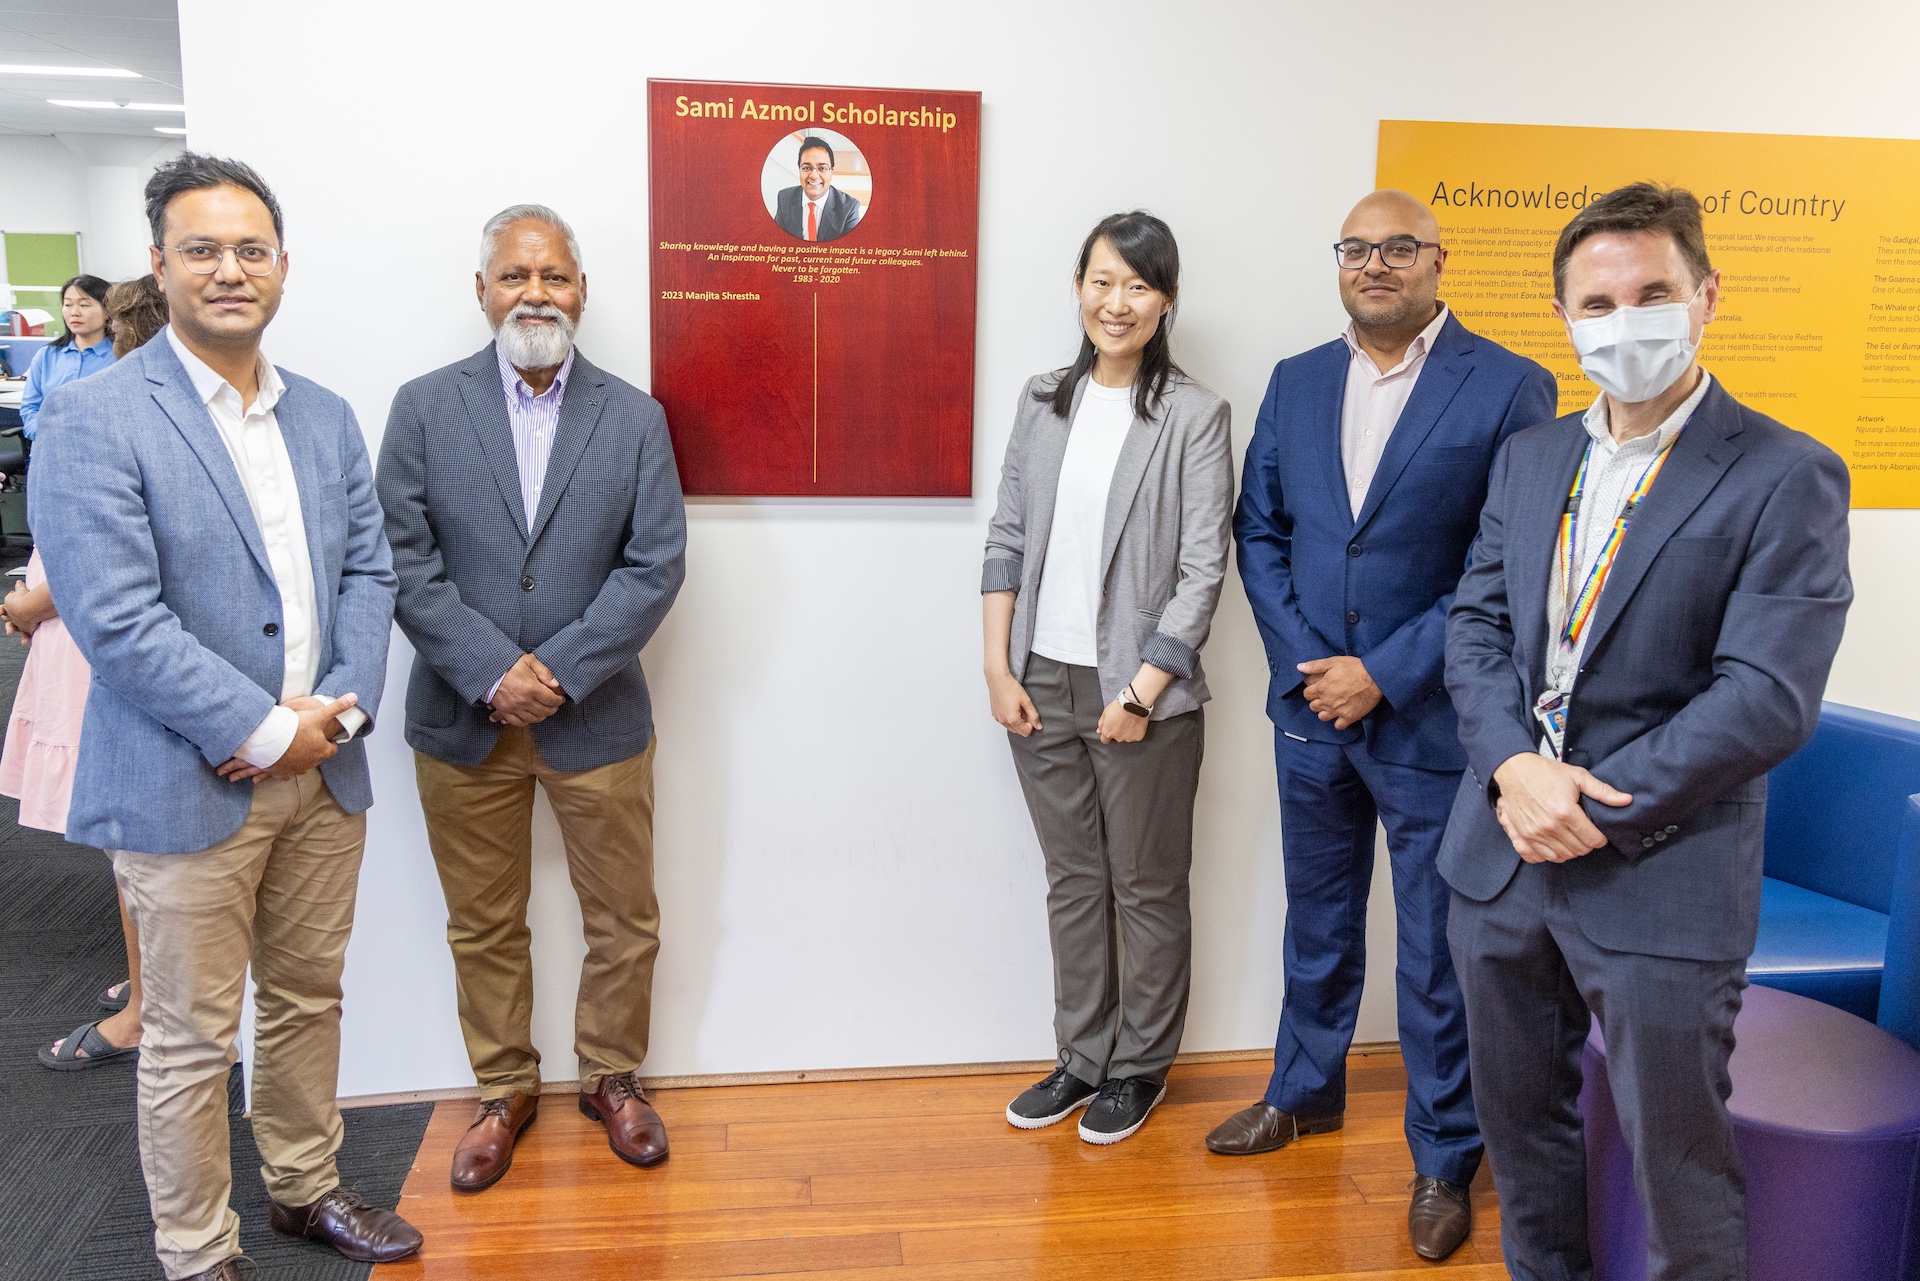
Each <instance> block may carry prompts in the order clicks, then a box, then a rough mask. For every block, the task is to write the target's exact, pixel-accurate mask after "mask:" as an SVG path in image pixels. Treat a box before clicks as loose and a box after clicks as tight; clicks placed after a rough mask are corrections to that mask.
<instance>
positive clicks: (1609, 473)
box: [1547, 369, 1713, 756]
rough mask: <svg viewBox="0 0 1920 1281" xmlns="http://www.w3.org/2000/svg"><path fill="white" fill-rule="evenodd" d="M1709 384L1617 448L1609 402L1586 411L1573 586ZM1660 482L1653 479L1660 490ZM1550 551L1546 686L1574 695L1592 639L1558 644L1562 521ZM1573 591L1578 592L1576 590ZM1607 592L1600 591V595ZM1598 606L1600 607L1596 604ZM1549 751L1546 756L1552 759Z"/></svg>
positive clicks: (1562, 603) (1563, 608) (1563, 599)
mask: <svg viewBox="0 0 1920 1281" xmlns="http://www.w3.org/2000/svg"><path fill="white" fill-rule="evenodd" d="M1712 385H1713V375H1711V374H1709V373H1708V372H1707V371H1706V370H1704V369H1703V370H1701V371H1700V385H1699V386H1698V387H1695V388H1694V389H1693V394H1692V395H1690V396H1688V397H1687V398H1686V399H1685V400H1683V401H1681V402H1680V407H1679V408H1678V409H1675V410H1674V411H1673V412H1672V413H1671V414H1669V415H1667V420H1666V421H1665V422H1663V423H1661V424H1660V426H1659V427H1658V428H1657V429H1655V430H1654V431H1652V432H1649V433H1648V434H1647V435H1645V436H1636V437H1634V438H1633V439H1632V440H1630V441H1628V442H1627V443H1626V444H1624V445H1622V444H1618V443H1616V442H1615V441H1614V439H1613V429H1612V427H1611V426H1610V424H1609V423H1608V421H1607V398H1606V397H1605V396H1601V397H1600V398H1599V399H1597V400H1595V401H1594V402H1593V407H1592V408H1590V409H1588V410H1587V413H1586V417H1585V418H1583V419H1582V420H1581V422H1582V424H1583V425H1584V426H1585V427H1586V429H1587V435H1588V436H1589V437H1591V438H1592V444H1591V445H1590V446H1589V448H1590V449H1591V450H1592V453H1591V455H1590V456H1589V459H1588V462H1587V483H1586V488H1585V489H1583V490H1581V492H1580V510H1579V513H1578V522H1577V523H1578V526H1579V530H1578V537H1579V543H1578V545H1577V546H1575V547H1574V549H1573V550H1574V572H1573V581H1574V582H1575V583H1576V584H1584V583H1585V582H1586V581H1587V575H1588V574H1590V573H1592V572H1593V564H1594V562H1595V561H1596V560H1598V559H1599V558H1600V550H1601V549H1602V548H1603V547H1605V546H1606V544H1607V538H1608V537H1609V536H1610V535H1611V534H1612V533H1613V523H1614V521H1616V520H1618V519H1619V518H1620V509H1621V508H1623V507H1625V506H1626V505H1627V499H1628V497H1629V496H1630V495H1631V494H1632V493H1633V491H1634V490H1635V489H1636V488H1638V487H1639V484H1640V478H1641V477H1642V476H1644V475H1646V474H1647V468H1648V467H1651V466H1652V465H1653V460H1654V459H1655V458H1657V457H1659V456H1660V451H1661V450H1663V449H1665V448H1667V446H1669V445H1671V444H1672V443H1673V440H1674V437H1676V436H1678V435H1679V434H1680V429H1681V428H1683V427H1685V426H1686V425H1687V419H1689V418H1691V417H1693V411H1694V410H1696V409H1698V408H1699V407H1700V402H1701V401H1703V400H1705V399H1706V398H1707V388H1708V387H1710V386H1712ZM1659 483H1660V480H1659V477H1657V476H1656V477H1655V478H1654V484H1655V485H1656V486H1658V485H1659ZM1553 536H1554V547H1555V549H1556V551H1555V555H1554V559H1553V568H1552V570H1551V571H1550V572H1549V573H1548V575H1547V580H1548V582H1547V634H1548V637H1549V638H1550V640H1551V649H1550V650H1549V651H1548V654H1549V656H1548V659H1547V683H1548V684H1549V685H1551V686H1552V687H1553V688H1554V689H1556V690H1558V691H1560V692H1561V693H1562V694H1570V693H1572V692H1573V680H1574V676H1575V675H1576V674H1577V673H1578V672H1579V670H1580V656H1581V655H1582V654H1583V653H1585V652H1586V648H1587V641H1588V639H1589V638H1590V637H1592V635H1593V629H1592V628H1591V627H1589V628H1588V629H1586V630H1585V631H1583V632H1581V633H1580V643H1579V644H1578V645H1571V646H1570V645H1568V644H1566V643H1565V641H1563V640H1562V639H1561V632H1562V630H1563V629H1564V628H1565V627H1566V625H1567V589H1566V583H1565V580H1564V579H1563V578H1562V577H1561V573H1560V557H1559V554H1558V548H1559V545H1560V544H1559V538H1560V522H1559V521H1555V522H1554V525H1553ZM1627 537H1628V538H1631V537H1633V530H1632V526H1628V530H1627ZM1576 590H1577V589H1576ZM1605 594H1606V593H1605V591H1604V590H1603V591H1602V592H1601V595H1602V596H1604V595H1605ZM1594 607H1595V608H1596V609H1597V608H1598V607H1599V602H1598V601H1595V602H1594ZM1552 754H1553V753H1552V752H1551V751H1549V752H1547V755H1549V756H1550V755H1552Z"/></svg>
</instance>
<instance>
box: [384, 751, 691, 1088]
mask: <svg viewBox="0 0 1920 1281" xmlns="http://www.w3.org/2000/svg"><path fill="white" fill-rule="evenodd" d="M659 741H660V740H659V739H658V738H655V739H654V741H653V742H651V743H649V744H647V750H646V751H644V752H642V753H640V754H639V755H638V756H633V757H629V758H628V759H626V760H624V761H615V762H614V763H613V764H611V765H602V766H601V767H600V768H598V769H589V770H576V771H572V772H566V771H562V770H556V769H554V768H552V767H551V766H549V765H548V764H547V763H546V761H545V760H544V759H542V757H541V755H540V749H539V748H538V747H536V746H535V745H534V742H533V734H532V732H531V731H530V730H528V729H526V728H524V727H516V726H511V725H508V726H503V727H501V730H500V741H499V742H498V743H497V744H496V745H495V746H494V749H493V751H492V752H491V753H490V754H489V755H488V756H487V759H486V760H484V761H482V762H481V763H480V764H478V765H475V766H471V767H468V766H462V765H449V764H447V763H446V762H445V761H439V760H435V759H434V758H433V757H431V756H427V755H425V754H423V753H420V752H415V753H414V769H415V772H416V775H417V777H418V778H419V782H420V806H421V808H422V809H423V810H425V811H426V816H427V841H428V844H430V845H431V846H432V848H433V861H434V864H435V866H437V867H438V868H439V870H440V886H441V889H442V890H444V891H445V893H446V896H447V942H448V944H450V945H451V946H452V948H453V971H454V978H455V982H456V985H457V989H458V996H459V1007H460V1031H461V1034H462V1035H463V1036H465V1037H466V1042H467V1058H468V1059H469V1060H470V1061H471V1062H472V1063H473V1074H474V1076H475V1077H476V1078H477V1079H478V1081H479V1083H480V1096H481V1097H482V1098H486V1099H497V1098H501V1097H504V1096H506V1095H509V1094H531V1093H537V1092H538V1091H539V1089H540V1054H539V1051H537V1050H535V1049H534V1048H533V1030H532V1024H533V956H532V952H531V947H530V945H531V942H532V938H533V934H532V931H530V930H529V929H528V928H527V898H528V895H529V894H530V893H531V891H532V888H533V785H534V783H535V782H536V781H538V782H539V783H540V785H541V786H542V787H544V788H546V789H547V800H548V801H549V802H550V803H551V804H552V805H553V813H554V817H555V818H557V819H558V820H559V821H560V835H561V838H562V839H563V840H564V842H565V844H566V847H567V871H568V874H569V875H570V876H571V877H572V879H573V889H574V893H575V894H577V895H578V896H579V898H580V915H581V918H582V920H583V922H584V924H585V926H586V937H587V959H586V962H585V964H584V965H582V966H581V969H580V993H579V997H578V1000H577V1001H576V1004H575V1006H574V1015H573V1027H574V1033H573V1036H574V1043H573V1044H574V1052H575V1053H576V1054H577V1055H578V1056H579V1058H580V1081H581V1085H582V1087H583V1088H592V1087H593V1086H594V1085H596V1084H597V1083H598V1082H599V1080H600V1078H602V1077H605V1076H613V1075H618V1074H620V1073H624V1072H631V1071H633V1070H634V1069H635V1068H637V1067H639V1066H640V1061H641V1060H642V1059H644V1058H646V1057H647V1029H648V1025H649V1022H650V1021H651V1018H652V1014H653V962H654V957H655V956H656V955H657V954H658V953H659V951H660V903H659V900H658V899H657V898H655V897H654V892H653V753H654V748H655V747H656V746H657V745H658V744H659Z"/></svg>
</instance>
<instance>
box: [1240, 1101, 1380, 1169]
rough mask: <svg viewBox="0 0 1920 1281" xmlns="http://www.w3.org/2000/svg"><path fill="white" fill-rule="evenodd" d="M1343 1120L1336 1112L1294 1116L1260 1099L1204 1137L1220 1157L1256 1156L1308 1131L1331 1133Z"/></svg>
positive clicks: (1312, 1132) (1344, 1121)
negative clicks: (1323, 1114)
mask: <svg viewBox="0 0 1920 1281" xmlns="http://www.w3.org/2000/svg"><path fill="white" fill-rule="evenodd" d="M1346 1123H1347V1122H1346V1117H1345V1116H1343V1115H1342V1114H1341V1113H1338V1112H1336V1113H1334V1114H1333V1115H1332V1116H1295V1115H1294V1114H1293V1113H1291V1112H1282V1111H1281V1110H1280V1109H1279V1108H1277V1107H1274V1106H1273V1105H1272V1104H1270V1103H1266V1102H1260V1103H1256V1104H1254V1105H1253V1106H1252V1107H1250V1108H1241V1109H1240V1110H1239V1111H1238V1112H1235V1113H1234V1114H1233V1115H1232V1116H1230V1117H1228V1118H1227V1119H1226V1120H1224V1121H1222V1122H1221V1123H1220V1124H1219V1125H1216V1126H1215V1127H1213V1133H1212V1134H1209V1135H1208V1136H1207V1151H1209V1152H1217V1153H1219V1154H1220V1155H1221V1156H1256V1155H1258V1154H1259V1153H1262V1152H1273V1151H1275V1150H1277V1149H1279V1148H1283V1147H1285V1146H1287V1144H1289V1143H1291V1142H1293V1141H1294V1140H1295V1139H1301V1138H1305V1137H1306V1136H1307V1135H1309V1134H1332V1133H1333V1132H1334V1131H1335V1130H1337V1129H1339V1128H1340V1127H1341V1126H1343V1125H1345V1124H1346Z"/></svg>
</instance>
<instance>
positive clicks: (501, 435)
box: [379, 344, 687, 770]
mask: <svg viewBox="0 0 1920 1281" xmlns="http://www.w3.org/2000/svg"><path fill="white" fill-rule="evenodd" d="M379 491H380V502H381V505H382V506H383V507H384V508H385V509H386V521H387V540H388V542H390V543H391V544H392V545H393V549H394V556H393V562H394V570H395V572H396V573H397V574H398V575H399V578H400V599H399V603H398V606H397V608H396V610H395V617H396V619H397V620H398V622H399V624H400V629H401V630H402V631H404V632H405V633H406V634H407V639H408V640H410V641H412V642H413V647H414V650H415V651H416V653H417V657H416V658H415V659H414V664H413V675H412V677H411V678H410V679H409V681H408V684H407V742H408V743H409V744H410V745H412V746H413V747H414V748H415V749H416V750H418V751H421V752H425V753H426V754H427V755H429V756H432V757H434V758H435V759H437V760H443V761H447V762H449V763H451V764H455V765H478V764H479V763H480V762H481V761H483V760H485V759H486V757H487V753H489V752H490V751H492V750H493V745H494V743H495V741H496V740H497V739H498V738H499V733H500V727H499V726H498V725H495V724H493V723H492V722H491V721H490V720H488V719H487V711H486V707H485V702H486V697H487V693H488V691H489V690H490V689H492V688H493V685H494V682H495V681H497V680H499V679H500V677H501V676H502V675H503V674H504V673H505V672H506V670H507V669H508V668H509V667H511V666H513V664H514V663H516V662H518V661H519V659H520V656H521V655H522V654H526V653H531V654H533V655H535V656H536V657H538V658H539V659H540V661H541V662H543V663H545V664H546V665H547V666H548V667H549V668H551V669H552V670H553V674H554V676H555V678H557V679H558V680H559V682H560V685H561V688H563V689H564V690H566V692H567V695H568V701H567V703H566V704H565V705H564V706H562V707H561V709H560V710H559V711H558V712H556V713H554V714H553V715H552V716H551V717H549V718H547V719H546V720H544V721H542V722H540V723H539V724H538V725H535V726H534V727H533V737H534V742H535V743H536V744H538V745H539V748H540V754H541V755H542V756H543V757H545V758H546V761H547V763H548V764H549V765H551V766H553V767H554V768H555V769H560V770H582V769H596V768H598V767H599V766H602V765H609V764H612V763H613V762H614V761H620V760H625V759H627V758H628V757H630V756H634V755H637V754H638V753H640V752H643V751H645V750H646V747H647V744H648V743H649V742H651V741H652V739H653V703H652V700H651V699H650V698H649V697H648V694H647V681H646V677H645V675H644V674H643V673H642V672H641V670H640V659H639V651H640V648H641V647H642V646H643V645H645V644H646V643H647V640H648V638H649V637H651V636H652V635H653V633H654V631H655V629H657V628H658V627H659V626H660V623H661V620H662V619H664V618H665V617H666V615H667V610H668V608H669V607H670V606H671V605H672V604H673V599H674V597H675V596H676V595H677V594H678V593H679V591H680V583H681V580H682V579H683V578H684V577H685V573H686V559H685V558H686V546H687V521H686V510H685V507H684V506H683V505H682V502H681V497H680V476H679V473H678V471H677V470H676V469H675V467H674V462H673V445H672V442H671V441H669V440H668V438H667V416H666V414H665V413H664V412H663V411H662V410H661V408H660V405H659V403H658V402H657V401H655V400H654V399H653V397H651V396H649V395H647V394H646V393H645V392H643V391H640V390H639V389H638V388H636V387H633V386H631V385H629V384H627V383H625V382H622V381H621V380H620V379H618V378H615V377H614V376H613V375H611V374H609V373H607V372H605V371H604V370H601V369H599V368H596V367H595V366H594V365H593V364H591V363H589V362H588V360H587V359H586V357H585V356H582V355H579V354H578V353H576V354H575V356H574V360H573V369H572V372H571V373H570V375H569V381H568V384H567V388H566V393H565V396H564V398H563V399H562V401H561V404H560V420H559V423H558V425H557V426H556V427H555V429H554V438H553V452H552V455H551V456H550V458H549V459H548V462H547V472H546V479H545V481H544V482H543V487H542V491H541V497H540V508H539V510H538V511H537V512H535V513H534V519H533V528H532V532H531V533H529V532H528V528H527V516H526V509H525V507H524V506H523V504H522V503H521V499H520V472H519V469H518V467H517V465H516V464H515V462H514V450H513V432H512V428H511V427H510V426H509V424H508V420H507V400H506V393H505V391H504V389H503V388H502V387H501V385H500V367H499V363H498V360H497V358H496V357H495V355H494V349H493V346H492V344H488V345H487V346H486V347H484V348H482V349H481V350H480V351H478V352H476V353H475V354H474V355H472V356H469V357H468V358H467V359H465V360H462V361H460V362H458V363H457V364H452V365H448V366H447V367H446V368H444V369H437V370H435V371H434V372H432V373H430V374H427V375H425V376H424V377H421V378H416V379H414V380H413V381H412V382H410V383H408V384H407V385H406V386H404V387H402V388H401V389H400V391H399V393H398V394H397V395H396V396H395V397H394V400H393V410H392V412H391V413H390V414H389V415H388V418H387V434H386V439H385V440H384V441H382V442H381V446H380V474H379Z"/></svg>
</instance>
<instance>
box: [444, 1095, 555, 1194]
mask: <svg viewBox="0 0 1920 1281" xmlns="http://www.w3.org/2000/svg"><path fill="white" fill-rule="evenodd" d="M539 1111H540V1096H539V1095H537V1094H509V1095H507V1096H506V1097H505V1098H499V1099H488V1100H486V1101H485V1102H483V1103H482V1104H481V1105H480V1110H479V1111H478V1112H475V1113H474V1114H473V1123H472V1124H471V1125H469V1126H468V1127H467V1132H466V1133H465V1134H463V1135H461V1136H460V1143H459V1145H458V1146H457V1147H455V1148H454V1149H453V1186H454V1190H455V1191H458V1192H482V1191H485V1190H486V1189H487V1188H490V1187H492V1186H493V1185H494V1184H496V1183H498V1182H500V1176H502V1175H504V1174H505V1173H506V1172H507V1170H508V1168H509V1167H510V1166H512V1165H513V1145H514V1144H515V1143H517V1142H519V1140H520V1134H521V1131H523V1130H525V1129H526V1128H527V1127H528V1126H530V1125H532V1124H533V1118H534V1116H535V1115H537V1114H538V1113H539Z"/></svg>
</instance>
